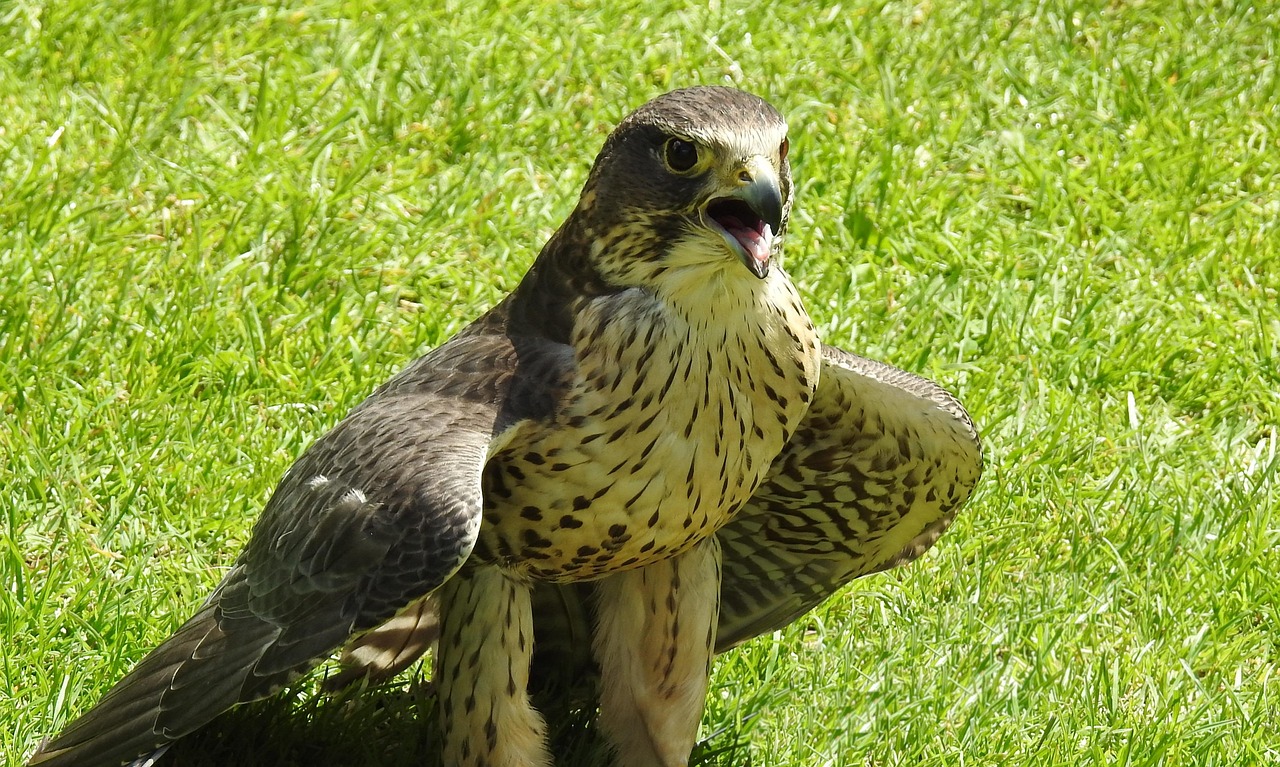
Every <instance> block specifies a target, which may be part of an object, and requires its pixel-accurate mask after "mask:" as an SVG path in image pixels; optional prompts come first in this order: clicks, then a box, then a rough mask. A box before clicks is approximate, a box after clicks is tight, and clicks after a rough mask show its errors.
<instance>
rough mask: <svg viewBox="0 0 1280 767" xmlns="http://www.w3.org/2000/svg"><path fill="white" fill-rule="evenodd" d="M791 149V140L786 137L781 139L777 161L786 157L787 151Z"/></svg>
mask: <svg viewBox="0 0 1280 767" xmlns="http://www.w3.org/2000/svg"><path fill="white" fill-rule="evenodd" d="M790 149H791V142H790V141H788V140H787V139H783V140H782V144H781V145H780V146H779V147H778V162H782V161H783V160H785V159H787V152H788V151H789V150H790Z"/></svg>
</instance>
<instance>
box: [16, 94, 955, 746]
mask: <svg viewBox="0 0 1280 767" xmlns="http://www.w3.org/2000/svg"><path fill="white" fill-rule="evenodd" d="M786 131H787V129H786V123H785V121H784V120H783V118H782V117H781V115H780V114H779V113H778V112H777V111H776V110H775V109H774V108H773V107H771V106H770V105H769V104H767V103H766V102H765V101H763V100H761V99H759V98H757V97H755V96H752V95H750V94H747V93H744V92H742V91H739V90H736V89H732V88H724V87H700V88H690V89H684V90H678V91H674V92H672V93H668V94H666V95H664V96H660V97H658V98H656V99H654V100H652V101H650V102H649V103H647V104H645V105H644V106H642V107H640V108H639V109H638V110H636V111H635V112H633V113H632V114H630V115H629V116H627V117H626V118H625V119H624V120H623V121H622V122H621V123H620V124H619V125H618V127H617V128H616V129H615V130H614V131H613V133H611V134H610V136H609V137H608V139H607V140H606V141H605V144H604V147H603V148H602V149H601V151H600V154H599V155H598V156H597V158H596V161H595V164H594V165H593V167H592V169H591V172H590V174H589V176H588V179H587V182H586V185H585V187H584V189H583V191H582V194H581V197H580V198H579V201H578V204H577V206H576V207H575V208H574V210H573V211H572V213H570V215H569V216H568V218H567V219H566V220H565V222H564V224H563V225H562V226H561V227H560V228H559V229H558V230H557V231H556V233H555V234H554V235H553V236H552V237H551V239H550V240H549V241H548V242H547V244H546V245H545V246H544V247H543V249H542V251H541V252H540V253H539V254H538V256H537V258H536V259H535V261H534V263H533V266H532V267H531V268H530V270H529V272H528V273H527V274H526V276H525V277H524V279H523V280H522V281H521V282H520V284H519V285H518V286H517V287H516V289H515V290H514V291H513V292H512V293H511V294H510V295H509V296H507V298H506V299H504V300H503V301H502V302H500V303H499V304H498V305H497V306H496V307H494V308H493V309H491V310H490V311H488V312H487V313H486V314H484V315H483V316H481V317H480V318H479V319H477V320H476V321H475V322H473V323H472V324H471V325H470V326H468V327H467V328H465V329H464V330H463V331H462V332H460V333H458V334H457V335H456V336H454V337H453V338H451V339H450V340H448V341H447V342H446V343H445V344H443V345H442V346H440V347H438V348H436V349H435V350H433V351H431V352H429V353H427V354H426V355H425V356H423V357H421V358H419V359H418V360H416V361H414V362H412V363H411V364H410V365H409V366H408V367H407V368H405V369H404V370H403V371H402V372H401V373H400V374H399V375H397V376H395V377H394V378H392V379H391V380H390V381H388V382H387V383H386V384H384V385H382V386H381V387H379V388H378V389H377V390H376V391H374V392H373V394H372V395H370V396H369V398H368V399H366V400H365V401H364V402H363V403H361V404H360V405H359V406H357V407H356V408H355V409H354V410H353V411H352V412H351V413H350V414H349V415H348V416H347V417H346V418H345V419H343V420H342V421H341V422H340V423H339V424H338V425H337V426H336V427H334V429H333V430H332V431H330V432H328V433H327V434H325V435H324V436H323V437H321V438H320V439H319V440H318V441H316V443H315V444H313V445H312V446H311V447H310V448H309V449H308V450H307V451H306V452H305V453H304V454H303V455H302V457H301V458H299V459H298V461H297V462H296V463H295V464H294V465H293V466H292V467H291V468H290V469H289V471H288V472H286V474H285V475H284V477H283V478H282V479H281V481H280V483H279V485H278V486H277V488H276V490H275V492H274V493H273V494H272V496H271V498H270V500H269V501H268V502H267V504H266V506H265V508H264V509H263V512H262V515H261V517H260V518H259V520H258V522H257V523H256V525H255V526H254V529H253V533H252V536H251V538H250V540H249V543H248V544H247V546H246V548H245V550H244V551H243V552H242V553H241V554H240V555H239V557H238V558H237V559H236V560H235V562H234V563H233V565H232V566H231V568H230V570H228V572H227V573H226V575H225V577H224V578H223V579H222V581H221V582H220V583H219V584H218V586H217V587H216V588H215V589H214V591H213V593H212V594H211V595H210V596H209V597H208V599H206V600H205V602H204V603H203V604H202V605H201V606H200V607H199V608H198V609H197V610H196V611H195V614H194V615H193V616H192V617H191V618H190V619H189V620H188V621H187V622H186V623H184V624H183V625H182V626H181V627H179V628H178V630H177V631H176V632H175V633H174V634H173V635H172V636H171V637H170V638H169V639H167V640H166V641H165V642H163V643H162V644H161V645H160V646H159V647H158V648H156V649H155V650H153V651H152V652H151V653H150V654H148V655H147V656H146V657H145V658H143V659H142V661H140V662H139V663H138V665H137V666H136V667H134V669H133V670H132V671H131V672H129V674H128V675H126V676H125V677H124V678H123V679H122V680H121V681H120V682H118V683H117V684H116V686H115V687H113V688H112V689H111V690H110V691H109V692H108V693H107V694H106V695H105V696H104V697H103V698H102V700H100V701H99V702H98V704H97V705H96V706H94V707H93V708H91V709H90V710H89V711H88V712H87V713H85V714H84V715H83V716H81V717H80V718H79V719H77V720H75V721H73V722H72V723H71V724H70V725H68V726H67V727H66V728H65V729H64V730H63V731H62V732H61V733H60V734H59V735H58V736H57V737H55V738H54V739H53V740H52V741H49V742H47V743H45V744H44V745H42V746H41V748H40V749H39V750H38V751H37V753H36V754H35V755H33V756H32V757H31V760H30V762H29V763H28V764H31V765H46V766H47V767H53V766H56V765H78V766H79V767H98V766H101V767H117V766H118V765H121V764H124V763H128V762H131V761H133V760H135V759H137V760H139V761H138V763H139V764H142V763H148V762H149V761H150V759H151V758H153V757H154V756H155V755H157V754H158V752H160V751H162V750H163V749H164V748H166V747H167V745H168V744H170V743H172V742H173V741H174V740H176V739H178V738H181V737H182V736H184V735H186V734H188V733H190V732H192V731H193V730H195V729H197V728H199V727H201V726H202V725H204V724H205V723H207V722H209V721H210V720H212V719H213V718H214V717H216V716H217V715H218V714H219V713H221V712H222V711H224V710H226V709H228V708H230V707H232V706H234V705H237V704H239V703H243V702H246V701H251V700H254V699H258V698H261V697H264V696H267V695H270V694H272V693H274V692H275V691H277V690H279V689H280V688H281V687H282V686H284V685H287V684H289V683H291V682H293V681H294V680H296V679H298V678H299V677H300V676H301V675H303V674H305V673H306V672H307V671H308V670H310V669H311V668H312V667H313V666H315V665H316V664H317V663H319V662H320V661H322V660H324V659H326V658H328V657H329V656H330V655H332V654H333V653H334V652H335V651H337V650H338V649H340V648H343V647H344V646H346V647H348V652H347V653H346V658H347V662H348V665H349V666H350V668H349V671H348V672H347V673H348V674H349V675H350V676H351V678H357V677H359V676H377V675H380V674H383V673H387V672H389V671H391V670H394V668H396V667H397V665H398V664H399V663H402V662H404V660H405V657H406V656H408V655H411V654H413V652H414V650H406V651H404V652H400V653H395V652H392V653H391V654H390V655H391V656H392V657H390V658H388V656H387V654H386V653H383V652H380V648H382V647H383V645H382V640H385V639H387V638H388V637H393V636H396V635H405V632H408V634H407V635H408V636H413V637H416V638H417V639H419V640H423V641H425V643H427V644H429V643H430V642H434V643H435V647H436V650H435V653H434V662H435V667H434V677H435V684H436V688H437V693H438V696H439V711H440V717H441V725H442V727H441V732H442V740H443V742H442V744H441V747H442V749H443V756H444V761H445V763H447V764H450V765H462V766H464V767H480V765H489V766H493V767H549V765H551V764H552V758H551V754H550V753H549V750H548V747H547V743H546V725H545V722H544V720H543V718H542V716H541V715H540V714H539V712H538V710H537V709H536V708H535V706H534V705H533V702H532V700H531V697H530V695H531V693H530V690H531V676H530V675H531V673H539V674H540V673H543V671H544V670H545V668H546V664H547V663H549V662H550V661H548V660H545V659H547V658H551V657H553V656H552V655H546V654H545V653H555V652H556V647H557V645H559V646H561V647H567V648H568V651H569V652H570V653H572V657H573V658H575V659H576V660H575V663H579V664H590V665H591V666H593V667H594V668H597V669H598V672H599V683H598V685H597V687H596V691H595V696H596V701H597V702H598V705H599V722H600V725H601V729H602V731H603V732H604V734H605V736H606V737H607V739H608V740H609V741H610V742H611V743H612V745H613V746H614V748H615V750H616V754H617V763H618V764H619V765H621V766H622V767H654V766H659V767H674V766H675V765H685V764H687V762H688V757H689V753H690V751H691V749H692V747H693V745H694V743H695V740H696V736H697V728H698V723H699V720H700V718H701V713H702V707H703V701H704V698H705V695H706V689H707V680H708V676H709V673H710V664H711V660H712V657H713V655H714V653H715V651H716V650H717V648H723V647H726V646H728V645H731V644H734V643H736V642H739V641H742V640H743V639H745V638H747V637H749V636H751V635H753V634H756V633H760V632H761V631H763V630H768V628H769V627H773V626H779V625H783V624H785V623H786V622H788V621H790V620H792V619H794V618H795V617H797V616H798V615H800V614H802V613H803V612H805V611H806V610H808V609H809V608H810V607H812V606H813V605H814V604H816V603H817V602H818V601H820V600H821V599H822V598H823V597H824V596H826V595H827V594H829V593H831V591H833V590H834V589H835V588H838V587H839V585H840V584H841V583H843V582H844V581H847V580H848V579H850V578H852V577H856V576H857V575H860V574H863V573H865V572H870V571H874V570H877V569H883V568H886V567H890V566H892V565H894V564H896V563H898V562H900V561H904V560H906V559H909V558H911V557H912V556H914V555H915V554H916V553H918V551H920V550H923V548H927V546H928V545H929V544H931V543H932V541H933V540H934V539H935V538H936V536H937V535H939V534H940V533H941V532H942V530H943V529H945V527H946V525H947V524H948V523H949V520H950V519H951V518H952V516H953V515H954V513H955V511H956V510H957V509H958V508H959V506H960V505H961V504H962V503H963V502H964V501H965V499H966V498H967V497H968V495H969V493H970V491H971V490H972V487H973V485H974V483H976V481H977V478H978V474H979V471H980V450H979V444H978V439H977V435H976V432H975V430H974V428H973V424H972V422H971V421H970V420H969V418H968V416H967V415H966V414H965V413H964V411H963V409H962V408H960V406H959V405H958V404H957V403H956V402H955V400H954V399H953V398H951V397H950V396H949V395H947V394H946V393H945V392H943V391H942V390H940V389H938V388H937V387H934V386H933V385H932V384H929V383H928V382H925V381H923V380H922V379H917V378H915V377H913V376H910V375H909V374H905V373H902V372H900V371H897V370H894V369H892V368H888V367H887V366H883V365H879V364H878V363H872V362H870V361H866V360H862V359H861V358H859V357H855V356H853V355H849V354H846V353H844V352H841V351H839V350H836V349H834V348H831V347H825V346H823V345H822V344H821V343H820V342H819V340H818V337H817V333H816V331H815V329H814V327H813V324H812V323H811V322H810V320H809V317H808V315H807V314H806V312H805V310H804V308H803V306H802V304H801V301H800V298H799V296H798V294H797V292H796V289H795V287H794V286H793V285H792V283H791V281H790V279H789V278H788V277H787V275H786V273H785V272H784V271H783V270H782V269H781V268H780V267H779V265H778V263H777V261H778V257H779V249H780V245H781V240H782V236H783V233H784V232H785V229H786V225H787V219H788V215H789V212H790V208H791V200H792V184H791V176H790V166H789V163H788V157H787V153H788V142H787V134H786ZM540 627H541V628H540ZM540 637H541V638H545V639H541V638H540ZM423 641H420V642H419V643H418V644H417V645H414V647H416V648H421V647H425V644H423ZM540 644H541V645H542V646H541V647H540V648H539V645H540ZM535 651H538V652H542V653H544V654H543V655H541V656H539V657H540V658H542V659H543V660H537V661H535ZM534 682H535V684H533V685H532V687H534V688H536V686H537V684H536V682H537V680H536V679H535V680H534ZM149 755H150V756H149Z"/></svg>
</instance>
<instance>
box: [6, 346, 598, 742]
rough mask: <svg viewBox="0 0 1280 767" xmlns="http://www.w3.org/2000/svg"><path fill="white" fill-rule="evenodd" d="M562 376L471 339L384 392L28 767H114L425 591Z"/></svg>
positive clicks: (539, 362)
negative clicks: (485, 478) (157, 640)
mask: <svg viewBox="0 0 1280 767" xmlns="http://www.w3.org/2000/svg"><path fill="white" fill-rule="evenodd" d="M572 365H573V358H572V355H571V353H570V351H569V349H568V347H566V346H563V345H559V344H553V343H550V342H547V341H540V340H537V339H522V338H515V339H512V338H508V337H506V336H505V335H501V334H494V335H484V334H481V333H470V334H463V335H460V336H458V337H456V338H455V339H453V340H452V341H450V342H449V343H447V344H445V345H444V346H442V347H440V348H439V349H437V350H435V351H434V352H432V353H430V354H428V355H427V356H425V357H423V358H421V359H419V360H418V361H416V362H415V363H414V364H413V365H411V366H410V367H409V368H407V369H406V370H405V371H404V372H402V373H401V374H400V375H399V376H397V377H396V378H394V379H392V380H391V381H389V382H388V383H387V384H385V385H384V386H382V387H381V388H380V389H379V390H378V391H376V392H375V393H374V394H373V395H372V396H370V397H369V399H367V400H365V402H364V403H362V404H361V405H360V406H359V407H357V408H356V409H355V410H354V411H352V413H351V414H350V415H349V416H348V417H347V418H346V419H345V420H343V421H342V423H340V424H339V425H338V426H337V427H335V428H334V429H333V431H331V432H329V433H328V434H326V435H325V436H324V437H322V438H321V439H320V440H318V441H317V442H316V443H315V444H314V445H313V446H312V447H311V448H310V449H309V450H308V451H307V452H306V453H305V454H304V455H303V457H302V458H300V459H299V460H298V462H297V463H296V464H294V466H293V467H292V468H291V469H290V470H289V472H288V473H287V474H286V475H285V477H284V479H283V480H282V481H281V482H280V484H279V486H278V487H277V488H276V491H275V493H274V494H273V495H272V497H271V500H270V501H268V503H267V506H266V508H265V509H264V511H263V514H262V517H261V518H260V519H259V521H258V523H257V525H256V527H255V528H254V531H253V535H252V538H251V539H250V541H249V544H248V546H247V547H246V549H245V551H244V552H243V553H242V554H241V555H240V557H239V558H238V559H237V560H236V562H235V564H234V565H233V567H232V568H231V570H230V571H229V572H228V573H227V575H226V577H225V578H223V580H222V582H221V583H220V584H219V585H218V587H217V589H216V590H215V591H214V593H213V595H212V596H210V597H209V599H208V600H207V601H206V602H205V604H204V605H203V606H202V607H201V608H200V610H199V611H198V612H197V613H196V614H195V615H194V616H193V617H192V618H191V619H190V620H188V621H187V622H186V623H185V624H184V625H183V626H182V627H181V628H179V629H178V630H177V632H176V633H175V634H174V635H173V636H172V637H170V638H169V639H168V640H166V641H165V642H164V643H163V644H161V645H160V646H159V647H158V648H156V649H155V650H154V651H152V652H151V653H150V654H149V655H147V656H146V658H144V659H143V660H142V661H141V662H140V663H139V664H138V665H137V666H136V667H135V668H134V669H133V670H132V671H131V672H130V673H129V674H128V675H127V676H126V677H124V679H122V680H121V681H120V682H119V683H118V684H117V685H116V686H115V687H114V688H112V690H111V691H110V692H108V693H107V695H106V696H105V697H103V699H102V700H101V701H99V703H98V704H97V706H95V707H94V708H93V709H91V710H90V711H89V712H88V713H86V714H85V715H84V716H82V717H81V718H80V719H78V720H76V721H74V722H73V723H72V724H71V725H70V726H68V727H67V728H66V729H65V730H63V731H62V733H61V734H59V735H58V737H57V738H55V739H54V740H53V741H52V742H49V743H47V744H46V745H45V746H44V747H43V748H42V749H41V750H40V751H39V752H38V753H37V754H36V755H35V756H33V757H32V760H31V762H30V764H32V765H37V764H38V765H45V766H46V767H52V766H55V765H73V764H74V765H77V767H96V766H98V765H101V766H102V767H118V765H120V764H122V763H124V762H127V761H129V760H131V759H133V758H135V757H137V756H139V755H140V754H144V753H146V752H148V751H149V750H151V749H154V748H157V747H159V746H161V745H163V744H165V743H167V742H169V741H172V740H174V739H176V738H178V737H181V736H182V735H184V734H186V733H188V732H191V731H192V730H194V729H196V728H198V727H200V726H201V725H203V724H205V723H206V722H208V721H209V720H211V719H213V718H214V717H215V716H217V715H218V714H219V713H221V712H222V711H224V710H226V709H227V708H230V707H231V706H233V705H235V704H236V703H240V702H245V701H249V700H253V699H256V698H259V697H262V696H264V695H267V694H270V693H271V692H273V691H274V690H276V689H278V688H279V687H280V686H281V685H283V684H286V683H288V682H289V681H291V680H292V679H294V678H296V677H297V676H299V675H300V674H302V673H305V671H307V670H308V669H309V668H311V667H312V666H313V665H314V664H315V663H316V662H318V661H319V660H322V659H323V658H325V657H326V656H328V655H329V654H330V653H331V652H332V651H333V650H334V649H335V648H337V647H338V646H340V645H341V644H342V643H343V642H345V641H346V640H347V639H348V638H349V637H350V636H351V635H353V634H356V633H359V632H360V631H363V630H366V629H369V628H372V627H373V626H376V625H378V624H380V623H382V622H384V621H386V620H387V619H389V618H391V617H392V616H393V615H395V614H396V613H397V612H398V611H399V610H401V609H402V608H404V607H405V606H406V605H408V604H410V603H411V602H412V601H413V600H415V599H417V598H419V597H422V596H423V595H424V594H427V593H429V592H431V591H433V590H434V589H435V588H437V587H438V586H439V585H440V584H441V583H443V582H444V581H445V580H446V579H448V578H449V577H450V576H451V575H452V574H453V573H454V572H455V571H456V570H457V569H458V567H459V566H461V564H462V563H463V561H464V560H465V559H466V558H467V556H468V555H469V553H470V551H471V548H472V546H473V544H474V543H475V537H476V534H477V531H478V529H479V527H480V521H481V513H482V500H481V473H482V470H483V467H484V464H485V462H486V460H487V459H488V457H489V456H491V455H492V454H493V453H494V452H495V451H497V450H499V449H501V448H502V447H503V446H505V445H506V444H507V443H508V442H509V441H510V438H511V433H512V432H513V431H515V430H516V427H517V426H519V425H520V424H521V423H522V422H524V421H527V420H529V419H544V418H548V417H551V416H553V415H554V413H555V412H556V410H557V407H558V403H559V400H560V397H561V395H562V394H563V392H564V387H565V386H566V385H567V382H568V380H569V378H570V376H571V373H572Z"/></svg>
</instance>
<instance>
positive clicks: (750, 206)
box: [703, 157, 782, 280]
mask: <svg viewBox="0 0 1280 767" xmlns="http://www.w3.org/2000/svg"><path fill="white" fill-rule="evenodd" d="M734 183H735V184H736V185H737V186H736V187H735V188H733V189H732V191H730V192H729V193H728V194H724V195H719V196H716V197H713V198H711V200H710V201H708V202H707V204H706V205H705V206H704V207H703V219H704V220H705V221H706V222H707V224H708V226H709V228H711V229H713V230H716V231H718V232H719V233H720V234H721V235H722V236H723V237H724V239H725V242H726V243H727V244H728V245H729V248H730V249H732V250H733V251H734V252H735V253H736V254H737V256H738V258H739V259H740V260H741V261H742V263H743V265H744V266H746V267H747V269H749V270H750V271H751V273H752V274H754V275H755V276H756V277H758V278H760V279H762V280H763V279H764V278H765V277H767V276H768V275H769V259H770V257H771V256H772V253H773V241H774V238H776V237H777V235H778V230H779V229H781V228H782V188H781V184H780V183H779V181H778V174H777V173H776V172H775V171H774V169H773V165H772V164H771V163H770V162H769V161H768V160H767V159H766V158H764V157H753V158H752V159H750V160H748V161H747V162H746V163H744V164H743V166H742V167H741V168H740V169H739V170H738V171H737V174H736V176H735V178H734Z"/></svg>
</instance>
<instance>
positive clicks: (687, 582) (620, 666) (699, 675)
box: [592, 538, 720, 767]
mask: <svg viewBox="0 0 1280 767" xmlns="http://www.w3.org/2000/svg"><path fill="white" fill-rule="evenodd" d="M596 595H597V599H598V601H597V603H596V631H595V637H594V641H593V643H592V644H593V649H594V650H595V655H596V660H597V661H598V662H599V664H600V673H601V695H600V724H601V727H602V728H603V729H604V732H605V734H606V736H607V737H608V738H609V740H610V742H611V743H612V745H613V747H614V748H615V749H616V750H617V756H618V764H619V765H621V766H622V767H683V765H686V764H688V762H689V753H690V752H691V751H692V750H693V746H694V744H695V743H696V742H697V737H698V724H699V722H700V721H701V719H702V707H703V704H704V702H705V699H706V695H707V680H708V678H709V676H710V674H711V658H712V654H713V648H714V647H715V635H716V622H717V619H718V616H719V612H720V544H719V542H718V541H716V540H715V539H714V538H710V539H708V540H705V541H703V542H702V543H699V544H698V545H697V546H695V547H694V548H693V549H691V550H690V551H688V552H686V553H684V554H681V555H680V556H677V557H674V558H672V559H669V560H666V561H665V562H659V563H657V564H653V565H649V566H647V567H643V568H640V569H638V570H630V571H627V572H624V573H619V574H617V575H612V576H610V577H608V578H606V579H604V580H602V581H600V583H599V585H598V587H597V590H596Z"/></svg>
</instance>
